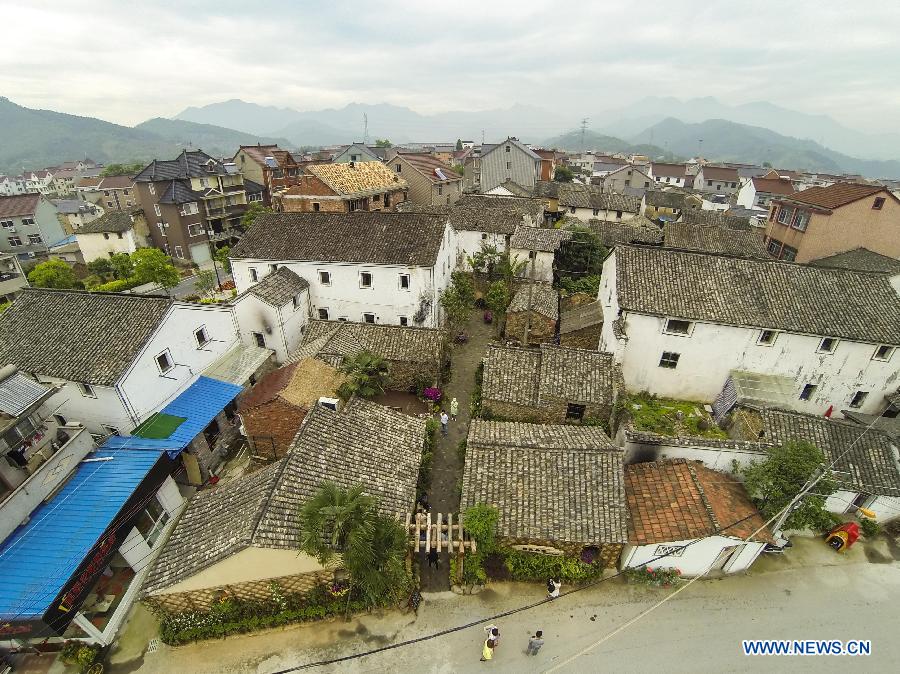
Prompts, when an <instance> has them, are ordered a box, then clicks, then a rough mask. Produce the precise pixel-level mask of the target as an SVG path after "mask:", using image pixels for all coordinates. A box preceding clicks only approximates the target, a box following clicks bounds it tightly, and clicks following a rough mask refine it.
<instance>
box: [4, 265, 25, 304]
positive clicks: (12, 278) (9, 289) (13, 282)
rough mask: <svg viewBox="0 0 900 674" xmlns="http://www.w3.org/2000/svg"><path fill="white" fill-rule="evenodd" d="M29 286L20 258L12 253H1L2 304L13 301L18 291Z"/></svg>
mask: <svg viewBox="0 0 900 674" xmlns="http://www.w3.org/2000/svg"><path fill="white" fill-rule="evenodd" d="M27 286H28V279H27V278H26V277H25V273H24V272H23V271H22V265H21V263H20V262H19V258H18V257H16V256H15V255H13V254H12V253H0V304H5V303H6V302H12V301H13V299H14V298H15V296H16V295H17V294H18V292H19V291H20V290H22V288H26V287H27Z"/></svg>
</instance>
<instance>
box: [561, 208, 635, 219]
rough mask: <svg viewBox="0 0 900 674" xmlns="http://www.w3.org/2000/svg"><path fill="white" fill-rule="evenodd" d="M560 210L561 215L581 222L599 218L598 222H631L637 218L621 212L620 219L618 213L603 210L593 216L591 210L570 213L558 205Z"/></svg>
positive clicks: (585, 209)
mask: <svg viewBox="0 0 900 674" xmlns="http://www.w3.org/2000/svg"><path fill="white" fill-rule="evenodd" d="M560 210H561V211H563V213H564V214H565V215H567V216H569V217H571V218H578V219H579V220H581V221H582V222H587V221H588V220H593V219H597V218H599V219H600V220H613V221H620V222H625V221H626V220H631V219H632V218H634V217H637V213H631V212H629V211H622V217H617V215H616V214H617V213H618V211H614V210H609V211H606V210H603V209H602V208H601V209H599V210H598V212H597V215H594V209H593V208H576V209H575V212H574V213H573V212H572V209H571V208H569V207H567V206H562V205H560Z"/></svg>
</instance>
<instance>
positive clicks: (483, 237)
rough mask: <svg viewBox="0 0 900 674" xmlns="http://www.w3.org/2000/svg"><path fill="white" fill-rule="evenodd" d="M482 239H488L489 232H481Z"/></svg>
mask: <svg viewBox="0 0 900 674" xmlns="http://www.w3.org/2000/svg"><path fill="white" fill-rule="evenodd" d="M481 240H482V241H486V240H487V234H486V233H485V232H482V233H481Z"/></svg>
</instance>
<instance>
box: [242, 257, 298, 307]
mask: <svg viewBox="0 0 900 674" xmlns="http://www.w3.org/2000/svg"><path fill="white" fill-rule="evenodd" d="M307 288H309V283H307V281H306V279H305V278H302V277H300V276H298V275H297V274H296V273H295V272H293V271H291V270H290V269H288V268H287V267H279V268H278V271H276V272H275V273H273V274H269V275H268V276H266V277H265V278H264V279H263V280H262V281H260V282H259V283H257V284H256V285H253V286H251V287H250V288H248V289H247V291H246V292H248V293H249V294H251V295H253V296H254V297H258V298H259V299H261V300H262V301H263V302H266V303H268V304H271V305H272V306H273V307H283V306H284V305H285V304H287V303H288V302H290V301H291V300H292V299H293V298H294V297H295V296H296V295H297V294H298V293H300V292H302V291H304V290H306V289H307Z"/></svg>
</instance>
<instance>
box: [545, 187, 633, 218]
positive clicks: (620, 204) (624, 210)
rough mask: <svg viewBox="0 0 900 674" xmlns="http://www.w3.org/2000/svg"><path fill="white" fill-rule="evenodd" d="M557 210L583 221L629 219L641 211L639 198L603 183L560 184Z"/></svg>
mask: <svg viewBox="0 0 900 674" xmlns="http://www.w3.org/2000/svg"><path fill="white" fill-rule="evenodd" d="M557 202H558V207H559V210H560V211H562V212H563V213H565V214H566V215H570V216H572V217H575V218H578V219H579V220H582V221H584V222H587V221H588V220H591V219H593V218H600V219H601V220H630V219H632V218H634V217H637V216H638V215H639V214H640V212H641V200H640V198H638V197H635V196H631V195H628V194H620V193H618V192H614V191H612V190H610V189H609V188H608V187H606V186H605V185H580V184H578V183H563V184H560V186H559V189H558V191H557Z"/></svg>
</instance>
